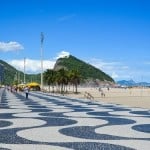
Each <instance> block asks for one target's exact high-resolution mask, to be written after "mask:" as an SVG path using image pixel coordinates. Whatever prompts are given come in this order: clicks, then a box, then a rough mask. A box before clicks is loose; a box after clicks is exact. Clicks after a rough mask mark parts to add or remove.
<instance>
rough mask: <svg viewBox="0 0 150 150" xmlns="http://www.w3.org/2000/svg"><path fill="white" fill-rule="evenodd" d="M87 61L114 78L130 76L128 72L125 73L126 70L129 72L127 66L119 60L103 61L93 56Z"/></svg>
mask: <svg viewBox="0 0 150 150" xmlns="http://www.w3.org/2000/svg"><path fill="white" fill-rule="evenodd" d="M88 63H89V64H91V65H93V66H95V67H96V68H98V69H100V70H102V71H104V72H105V73H107V74H109V75H110V76H111V77H112V78H113V79H114V80H117V79H125V78H129V77H130V74H129V73H128V74H127V72H129V67H128V66H126V65H123V64H122V63H120V62H116V61H114V62H105V61H103V60H100V59H95V58H93V59H91V60H89V61H88Z"/></svg>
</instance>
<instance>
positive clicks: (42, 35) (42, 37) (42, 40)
mask: <svg viewBox="0 0 150 150" xmlns="http://www.w3.org/2000/svg"><path fill="white" fill-rule="evenodd" d="M43 42H44V34H43V32H41V90H42V89H43Z"/></svg>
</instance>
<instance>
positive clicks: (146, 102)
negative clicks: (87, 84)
mask: <svg viewBox="0 0 150 150" xmlns="http://www.w3.org/2000/svg"><path fill="white" fill-rule="evenodd" d="M101 90H102V91H103V93H104V94H105V96H102V95H101V92H100V91H99V89H98V88H81V87H79V88H78V92H79V93H78V94H74V93H72V92H70V93H69V94H65V96H68V97H72V98H80V99H89V97H86V96H87V95H88V94H87V93H89V94H90V95H91V96H92V97H93V99H92V98H91V101H95V100H96V101H101V102H106V103H114V104H122V105H125V106H129V107H140V108H147V109H150V88H127V89H125V88H110V89H109V90H108V89H107V88H102V89H101ZM85 93H86V94H85Z"/></svg>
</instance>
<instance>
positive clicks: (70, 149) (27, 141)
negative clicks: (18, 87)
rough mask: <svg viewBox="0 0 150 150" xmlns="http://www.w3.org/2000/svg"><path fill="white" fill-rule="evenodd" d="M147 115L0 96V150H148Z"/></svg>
mask: <svg viewBox="0 0 150 150" xmlns="http://www.w3.org/2000/svg"><path fill="white" fill-rule="evenodd" d="M149 148H150V110H148V109H142V108H131V107H125V106H122V105H114V104H107V103H102V102H96V101H91V100H78V99H69V98H66V97H59V96H51V95H48V94H46V93H40V92H30V94H29V99H25V94H24V93H20V94H17V93H11V92H9V91H7V90H6V91H4V93H3V94H2V100H1V102H0V150H133V149H137V150H149Z"/></svg>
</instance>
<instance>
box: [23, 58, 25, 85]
mask: <svg viewBox="0 0 150 150" xmlns="http://www.w3.org/2000/svg"><path fill="white" fill-rule="evenodd" d="M23 82H24V84H25V83H26V58H25V57H24V79H23Z"/></svg>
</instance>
